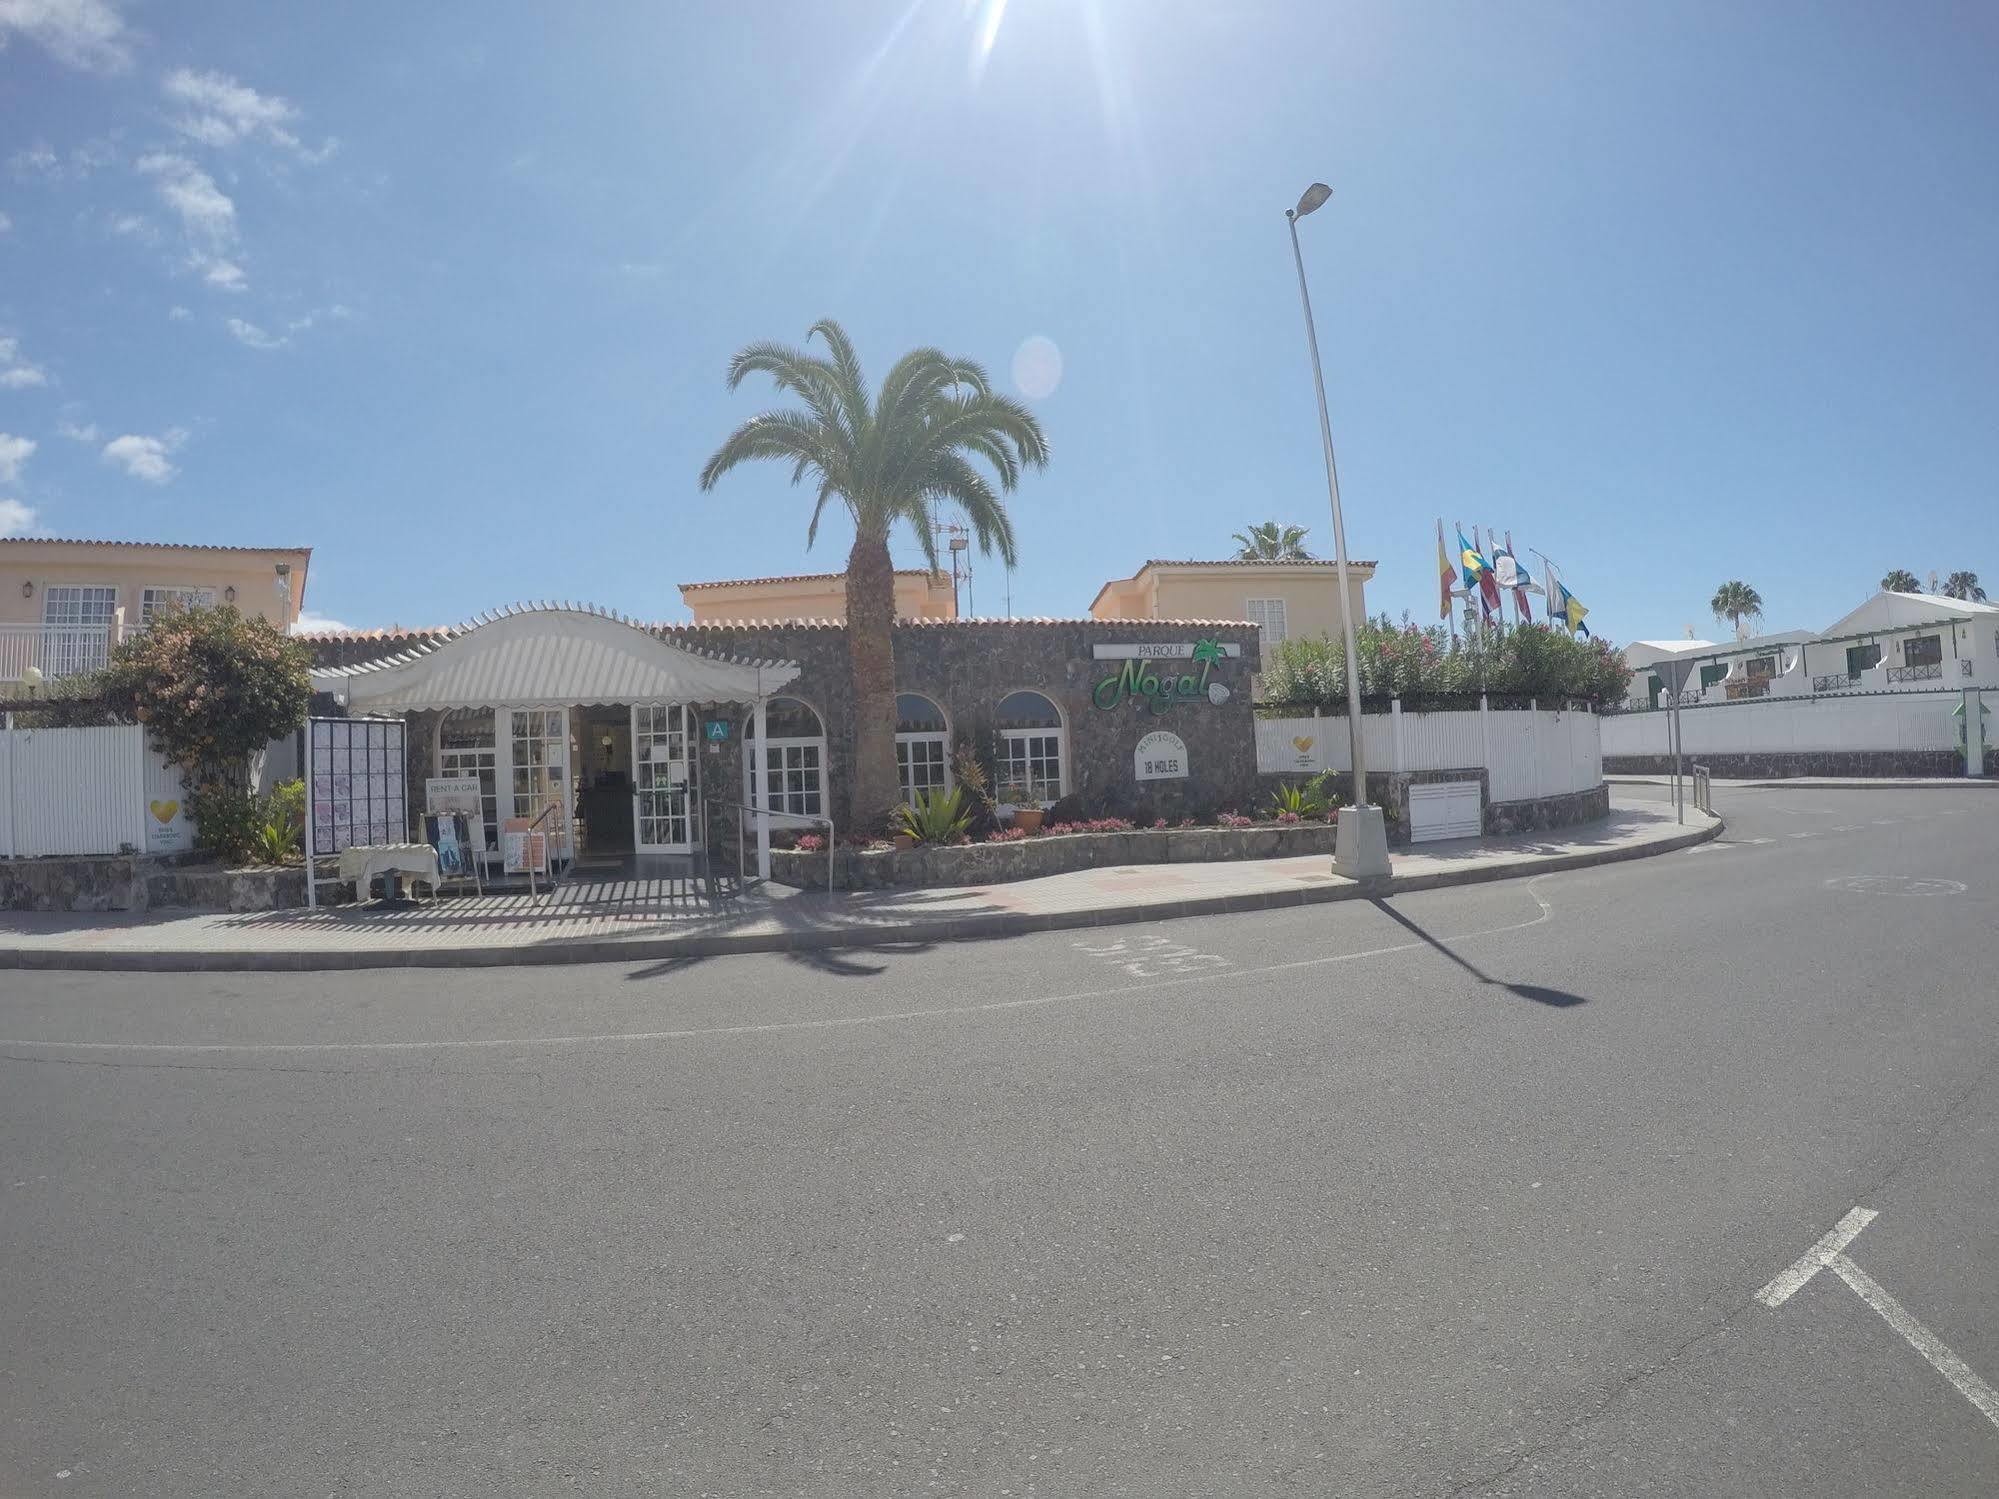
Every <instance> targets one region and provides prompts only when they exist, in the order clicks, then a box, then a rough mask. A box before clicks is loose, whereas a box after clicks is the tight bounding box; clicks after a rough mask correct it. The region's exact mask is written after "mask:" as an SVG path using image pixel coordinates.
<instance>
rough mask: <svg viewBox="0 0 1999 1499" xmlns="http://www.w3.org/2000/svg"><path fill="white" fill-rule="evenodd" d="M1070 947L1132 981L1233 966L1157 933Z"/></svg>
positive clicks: (1145, 933)
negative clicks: (1107, 964) (1107, 965)
mask: <svg viewBox="0 0 1999 1499" xmlns="http://www.w3.org/2000/svg"><path fill="white" fill-rule="evenodd" d="M1071 945H1072V946H1074V947H1075V948H1076V950H1077V951H1078V952H1084V953H1088V954H1089V955H1090V956H1091V957H1093V958H1095V959H1097V960H1098V961H1099V962H1104V963H1109V964H1111V965H1113V966H1114V967H1118V968H1122V969H1123V970H1124V971H1125V972H1126V973H1128V974H1130V975H1131V976H1132V977H1133V978H1135V979H1152V978H1158V977H1160V976H1161V975H1162V974H1167V973H1199V972H1200V971H1201V970H1203V969H1206V968H1232V967H1234V966H1235V965H1234V964H1232V963H1231V962H1229V960H1228V959H1227V958H1225V957H1223V956H1222V955H1221V954H1219V953H1211V952H1201V951H1200V950H1199V949H1197V948H1192V947H1187V946H1185V945H1184V944H1182V943H1178V942H1175V941H1174V940H1173V939H1172V938H1171V937H1168V936H1165V935H1164V934H1162V933H1159V932H1142V933H1139V934H1136V935H1134V936H1130V937H1120V938H1118V939H1117V940H1116V941H1114V942H1110V943H1107V944H1099V943H1095V942H1077V943H1073V944H1071Z"/></svg>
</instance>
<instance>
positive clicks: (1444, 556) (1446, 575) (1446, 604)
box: [1437, 518, 1458, 619]
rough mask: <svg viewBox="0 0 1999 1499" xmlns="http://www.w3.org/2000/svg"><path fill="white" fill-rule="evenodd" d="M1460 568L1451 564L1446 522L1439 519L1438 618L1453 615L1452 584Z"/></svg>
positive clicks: (1447, 617) (1446, 617)
mask: <svg viewBox="0 0 1999 1499" xmlns="http://www.w3.org/2000/svg"><path fill="white" fill-rule="evenodd" d="M1457 572H1458V570H1457V569H1456V568H1454V567H1452V566H1451V554H1450V553H1449V552H1447V551H1445V550H1444V522H1443V520H1442V519H1441V518H1439V519H1438V521H1437V618H1439V619H1449V618H1450V617H1451V584H1452V583H1453V582H1455V581H1456V579H1457Z"/></svg>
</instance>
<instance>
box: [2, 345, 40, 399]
mask: <svg viewBox="0 0 1999 1499" xmlns="http://www.w3.org/2000/svg"><path fill="white" fill-rule="evenodd" d="M48 383H49V376H48V371H46V370H44V369H43V368H42V367H41V366H40V365H38V364H30V363H29V362H28V361H27V360H25V359H23V358H22V357H21V341H20V340H19V339H18V338H0V390H26V389H28V387H29V386H31V385H47V384H48Z"/></svg>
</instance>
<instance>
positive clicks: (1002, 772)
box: [993, 687, 1069, 811]
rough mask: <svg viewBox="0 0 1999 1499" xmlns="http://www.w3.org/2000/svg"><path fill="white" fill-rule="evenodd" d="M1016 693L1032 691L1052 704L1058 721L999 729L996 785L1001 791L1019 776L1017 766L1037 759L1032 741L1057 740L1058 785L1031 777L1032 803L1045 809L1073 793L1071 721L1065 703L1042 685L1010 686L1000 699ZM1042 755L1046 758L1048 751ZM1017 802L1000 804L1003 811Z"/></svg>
mask: <svg viewBox="0 0 1999 1499" xmlns="http://www.w3.org/2000/svg"><path fill="white" fill-rule="evenodd" d="M1016 692H1031V693H1033V694H1034V695H1035V696H1036V697H1038V698H1040V699H1041V700H1042V701H1043V702H1045V703H1047V704H1048V706H1049V707H1051V708H1053V709H1054V710H1055V723H1054V726H1053V727H1049V726H1047V725H1040V726H1036V727H1033V728H1001V729H1000V730H999V731H998V733H999V749H1000V754H999V762H1000V763H999V766H998V770H999V774H998V776H997V777H996V778H995V779H996V784H995V785H994V787H993V790H994V792H995V794H997V793H998V792H999V791H1000V789H1001V788H1002V787H1005V786H1007V785H1009V784H1011V783H1012V782H1013V781H1014V780H1015V779H1016V776H1015V775H1014V767H1015V766H1016V765H1020V766H1023V767H1024V766H1026V765H1028V764H1029V763H1031V762H1032V761H1033V760H1034V759H1035V758H1036V751H1035V747H1034V745H1033V743H1032V741H1034V740H1038V739H1053V740H1054V741H1055V745H1054V749H1055V784H1054V785H1053V786H1052V787H1051V786H1050V785H1049V784H1048V783H1047V781H1046V780H1040V781H1036V780H1035V779H1033V778H1032V777H1028V778H1027V779H1028V780H1029V785H1028V804H1029V805H1038V806H1040V807H1042V808H1044V809H1045V808H1048V807H1051V806H1053V805H1054V804H1055V803H1056V802H1058V801H1060V800H1061V799H1062V798H1063V797H1065V796H1067V795H1068V794H1069V720H1068V719H1067V718H1066V717H1064V716H1063V713H1062V705H1061V704H1060V703H1058V702H1056V701H1055V699H1054V698H1052V697H1050V696H1049V695H1048V694H1047V693H1046V692H1044V691H1043V690H1042V689H1041V688H1039V687H1012V688H1009V689H1008V690H1007V691H1005V692H1002V693H1001V694H1000V695H999V702H1002V703H1003V702H1005V701H1006V700H1007V699H1008V698H1010V697H1012V696H1013V695H1014V694H1015V693H1016ZM995 706H997V705H995ZM1041 758H1043V759H1045V758H1046V754H1045V752H1044V753H1043V754H1042V756H1041ZM1037 790H1038V791H1039V792H1040V795H1039V796H1037V795H1035V794H1034V793H1035V792H1036V791H1037ZM1051 791H1052V792H1053V794H1052V795H1050V792H1051ZM1014 805H1015V804H1014V803H1012V802H1001V803H999V806H1000V807H1001V809H1002V810H1003V811H1005V810H1011V809H1012V808H1013V806H1014Z"/></svg>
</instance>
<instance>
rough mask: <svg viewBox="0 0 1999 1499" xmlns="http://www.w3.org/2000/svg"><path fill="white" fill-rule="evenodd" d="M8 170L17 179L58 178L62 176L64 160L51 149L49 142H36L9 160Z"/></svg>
mask: <svg viewBox="0 0 1999 1499" xmlns="http://www.w3.org/2000/svg"><path fill="white" fill-rule="evenodd" d="M7 170H8V171H10V172H12V173H13V174H14V175H15V176H16V177H20V178H24V179H25V178H28V177H57V176H60V175H61V174H62V160H61V158H60V157H58V156H57V155H56V153H55V152H54V151H53V150H52V149H50V147H49V143H48V142H47V141H36V142H35V143H34V144H33V145H32V146H23V147H22V148H21V149H20V150H18V151H16V152H14V154H13V155H11V156H9V157H8V158H7Z"/></svg>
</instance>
